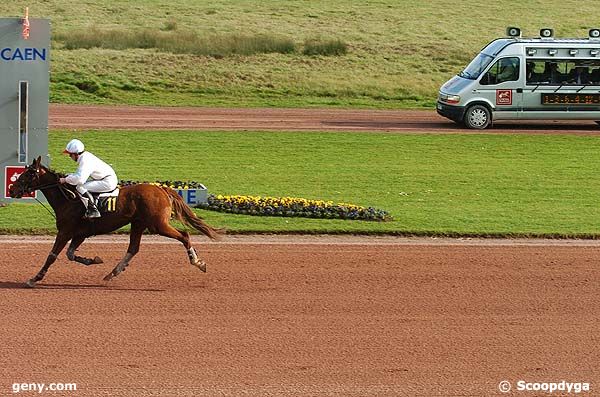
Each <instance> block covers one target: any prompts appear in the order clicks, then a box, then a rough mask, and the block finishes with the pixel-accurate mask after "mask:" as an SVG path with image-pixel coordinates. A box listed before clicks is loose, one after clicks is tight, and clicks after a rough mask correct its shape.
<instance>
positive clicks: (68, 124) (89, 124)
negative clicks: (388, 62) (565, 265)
mask: <svg viewBox="0 0 600 397" xmlns="http://www.w3.org/2000/svg"><path fill="white" fill-rule="evenodd" d="M59 128H60V129H132V130H156V129H161V130H246V131H255V130H260V131H380V132H404V133H409V132H414V133H453V134H465V133H470V134H472V133H481V131H476V130H475V131H474V130H467V129H464V128H462V127H459V126H458V125H456V124H455V123H453V122H452V121H450V120H447V119H445V118H443V117H441V116H439V115H437V114H436V113H435V112H434V111H430V110H343V109H225V108H184V107H182V108H180V107H176V108H175V107H148V106H89V105H57V104H52V105H51V106H50V129H59ZM485 133H486V134H494V133H526V134H560V133H572V134H584V135H588V134H600V128H599V127H598V126H597V125H596V123H594V122H591V121H569V122H565V121H560V122H559V121H548V122H502V123H500V122H499V123H497V124H496V125H495V126H494V128H492V129H488V130H486V131H485Z"/></svg>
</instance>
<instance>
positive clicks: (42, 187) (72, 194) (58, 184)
mask: <svg viewBox="0 0 600 397" xmlns="http://www.w3.org/2000/svg"><path fill="white" fill-rule="evenodd" d="M50 187H57V188H58V190H59V191H60V192H61V193H62V195H63V196H64V197H65V198H66V199H67V200H68V201H74V200H75V199H76V198H77V196H75V193H73V192H72V191H70V190H69V189H67V188H66V187H64V186H63V185H61V184H60V183H57V182H53V183H48V184H46V185H40V186H37V187H36V188H35V190H42V189H47V188H50ZM35 190H34V191H35ZM67 192H68V193H70V195H71V197H68V196H67ZM33 198H34V199H35V201H37V202H38V203H40V205H41V206H42V207H44V209H45V210H46V211H48V213H49V214H50V215H52V217H53V218H54V219H56V215H55V214H54V213H53V212H52V211H50V210H49V209H48V207H46V206H45V205H44V203H42V202H41V201H40V200H38V198H37V197H35V196H34V197H33Z"/></svg>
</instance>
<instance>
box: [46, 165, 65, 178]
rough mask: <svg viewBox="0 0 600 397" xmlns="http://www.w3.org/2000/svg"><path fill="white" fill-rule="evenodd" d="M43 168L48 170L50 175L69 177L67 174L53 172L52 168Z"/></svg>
mask: <svg viewBox="0 0 600 397" xmlns="http://www.w3.org/2000/svg"><path fill="white" fill-rule="evenodd" d="M42 167H44V168H45V169H46V172H49V173H50V174H54V175H56V176H57V177H58V178H64V177H65V176H67V174H65V173H63V172H60V171H56V170H53V169H52V168H48V167H46V166H42Z"/></svg>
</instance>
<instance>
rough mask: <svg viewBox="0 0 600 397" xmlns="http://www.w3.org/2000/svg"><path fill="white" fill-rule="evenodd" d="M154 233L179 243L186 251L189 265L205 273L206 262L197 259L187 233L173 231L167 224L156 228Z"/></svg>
mask: <svg viewBox="0 0 600 397" xmlns="http://www.w3.org/2000/svg"><path fill="white" fill-rule="evenodd" d="M156 232H157V233H158V234H160V235H161V236H165V237H170V238H173V239H175V240H179V241H181V243H182V244H183V246H184V247H185V249H186V250H187V254H188V258H189V260H190V264H191V265H192V266H196V267H197V268H198V269H200V270H202V271H203V272H204V273H206V262H204V261H203V260H202V259H199V258H198V255H197V254H196V250H195V249H194V247H192V244H191V243H190V235H189V233H188V232H186V231H183V230H178V229H175V228H174V227H173V226H171V225H170V224H169V223H168V222H164V223H161V224H160V225H158V227H157V228H156Z"/></svg>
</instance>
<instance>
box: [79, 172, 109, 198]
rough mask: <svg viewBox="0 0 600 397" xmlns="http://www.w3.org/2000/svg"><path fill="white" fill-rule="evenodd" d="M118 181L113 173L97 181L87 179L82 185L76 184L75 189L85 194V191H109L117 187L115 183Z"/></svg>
mask: <svg viewBox="0 0 600 397" xmlns="http://www.w3.org/2000/svg"><path fill="white" fill-rule="evenodd" d="M118 183H119V181H118V180H117V177H116V176H114V175H109V176H107V177H106V178H104V179H101V180H99V181H89V182H86V183H84V184H83V185H77V191H78V192H79V193H81V194H85V192H90V193H104V192H111V191H113V190H115V189H116V188H117V184H118Z"/></svg>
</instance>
